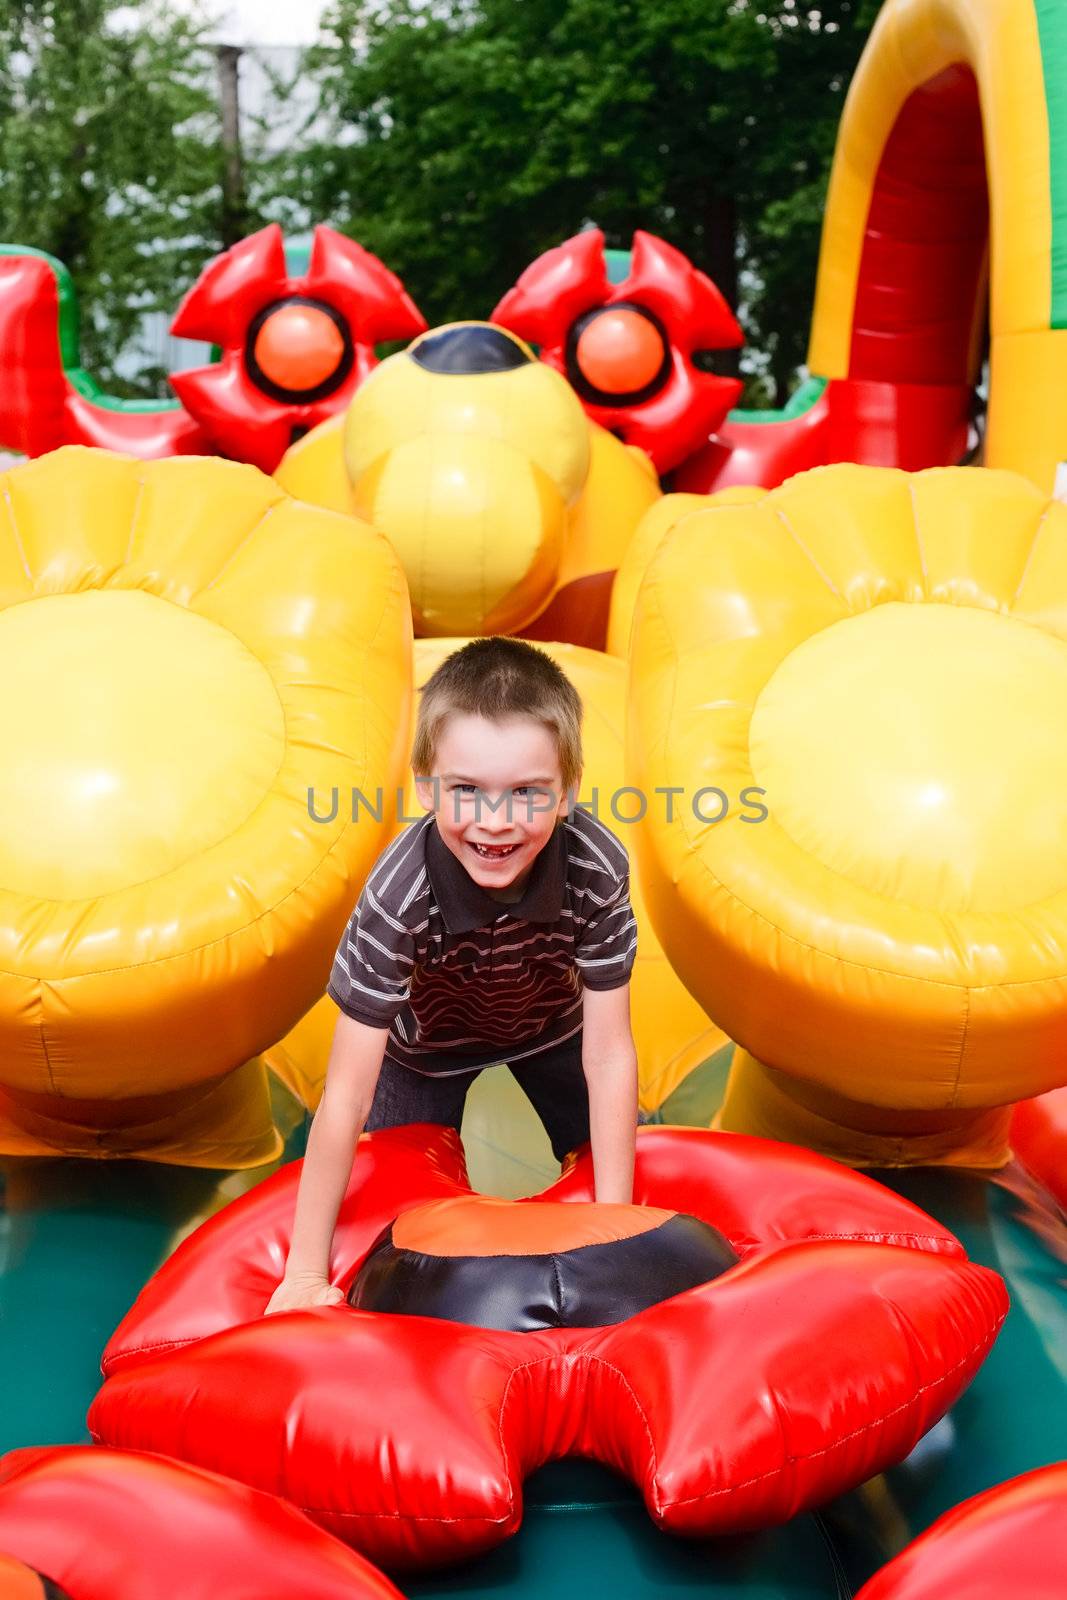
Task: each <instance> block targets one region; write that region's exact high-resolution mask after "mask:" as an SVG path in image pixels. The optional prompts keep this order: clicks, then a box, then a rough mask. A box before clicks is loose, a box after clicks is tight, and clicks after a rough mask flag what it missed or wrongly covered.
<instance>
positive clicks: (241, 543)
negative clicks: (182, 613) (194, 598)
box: [190, 500, 278, 609]
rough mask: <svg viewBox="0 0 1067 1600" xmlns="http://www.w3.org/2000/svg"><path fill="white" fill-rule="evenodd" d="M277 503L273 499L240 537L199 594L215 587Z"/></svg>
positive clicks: (198, 591) (199, 590)
mask: <svg viewBox="0 0 1067 1600" xmlns="http://www.w3.org/2000/svg"><path fill="white" fill-rule="evenodd" d="M277 505H278V501H277V500H275V501H273V502H272V503H271V504H270V505H269V506H268V507H267V509H266V511H264V513H263V515H262V516H261V517H259V518H258V519H257V520H256V521H255V522H254V523H253V524H252V526H251V527H250V528H249V530H248V532H247V533H246V534H244V535H243V537H242V538H240V539H238V541H237V543H236V544H235V545H234V547H233V549H232V550H231V551H230V553H229V555H228V556H227V557H226V560H225V561H224V562H223V563H222V566H221V567H219V569H218V571H217V572H216V573H215V576H214V577H213V578H212V579H211V581H210V583H205V585H204V587H203V588H202V589H198V590H197V594H198V595H201V594H207V592H208V590H209V589H213V588H214V587H215V585H216V584H217V583H218V581H219V579H220V578H221V577H222V574H223V573H224V572H225V571H226V569H227V567H231V566H232V565H233V563H234V562H235V561H236V560H237V557H238V556H239V555H240V553H241V551H242V550H243V549H244V547H245V545H246V544H247V543H248V541H249V540H250V539H252V538H254V537H255V535H256V534H257V533H258V532H259V530H260V528H262V526H263V524H264V523H265V522H266V521H267V518H268V517H270V516H271V515H272V514H273V512H274V509H275V507H276V506H277ZM190 609H192V608H190Z"/></svg>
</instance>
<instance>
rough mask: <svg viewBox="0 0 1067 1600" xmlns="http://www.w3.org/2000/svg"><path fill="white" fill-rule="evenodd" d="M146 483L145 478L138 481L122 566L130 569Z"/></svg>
mask: <svg viewBox="0 0 1067 1600" xmlns="http://www.w3.org/2000/svg"><path fill="white" fill-rule="evenodd" d="M144 490H145V482H144V479H143V478H138V479H137V499H136V500H135V501H134V503H133V515H132V517H131V518H130V536H129V538H128V539H127V540H126V554H125V555H124V556H123V558H122V565H123V566H124V567H128V566H129V564H130V555H131V552H132V551H133V536H134V533H135V532H136V530H137V520H138V518H139V517H140V515H141V502H142V501H143V500H144Z"/></svg>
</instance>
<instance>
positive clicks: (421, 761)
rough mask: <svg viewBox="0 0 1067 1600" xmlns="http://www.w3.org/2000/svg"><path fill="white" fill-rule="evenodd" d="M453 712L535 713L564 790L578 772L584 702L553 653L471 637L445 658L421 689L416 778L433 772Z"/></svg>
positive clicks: (491, 717)
mask: <svg viewBox="0 0 1067 1600" xmlns="http://www.w3.org/2000/svg"><path fill="white" fill-rule="evenodd" d="M456 712H459V713H460V714H466V715H467V716H475V717H485V718H486V719H487V720H488V721H489V722H503V721H505V720H506V719H507V718H508V717H533V718H534V720H535V721H537V722H540V723H541V724H542V725H543V726H544V727H545V728H547V729H548V731H549V733H551V735H552V737H553V738H554V740H555V742H556V751H557V753H558V756H559V771H560V777H561V778H562V779H563V790H564V793H567V792H568V791H570V790H571V789H575V788H577V785H578V781H579V779H580V778H581V775H582V702H581V698H580V696H579V694H578V691H577V689H576V688H575V687H574V685H573V683H571V681H570V679H569V678H568V677H567V675H566V673H565V672H563V671H562V670H561V669H560V668H559V667H557V665H556V663H555V662H554V661H553V660H552V657H551V656H550V655H548V654H547V653H546V652H545V651H544V650H537V649H535V647H534V646H533V645H532V644H526V642H525V641H524V640H522V639H507V638H501V637H495V638H490V639H474V640H472V641H471V643H470V644H468V645H464V647H463V649H462V650H456V651H454V652H453V654H452V655H450V656H448V657H446V659H445V660H444V661H442V663H441V665H440V666H439V667H438V668H437V671H436V672H434V673H432V674H431V676H430V677H429V679H428V680H427V682H426V686H425V688H424V689H423V691H422V698H421V700H420V701H419V713H418V717H417V719H416V722H415V743H414V746H413V748H412V751H411V765H412V768H413V769H414V771H415V774H416V776H417V777H427V778H428V777H429V776H430V775H431V774H432V772H433V764H434V759H435V757H436V754H437V743H438V740H439V739H440V737H441V732H442V729H443V728H444V725H445V723H446V721H447V720H448V718H449V717H450V716H452V715H454V714H455V713H456Z"/></svg>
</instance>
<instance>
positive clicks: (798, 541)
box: [774, 505, 852, 611]
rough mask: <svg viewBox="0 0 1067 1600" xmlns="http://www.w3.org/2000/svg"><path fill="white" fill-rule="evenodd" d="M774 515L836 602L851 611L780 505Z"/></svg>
mask: <svg viewBox="0 0 1067 1600" xmlns="http://www.w3.org/2000/svg"><path fill="white" fill-rule="evenodd" d="M774 514H775V516H776V517H777V518H778V521H779V522H780V523H781V524H782V527H783V528H784V529H785V531H786V533H788V535H789V537H790V538H791V539H792V541H793V543H794V544H795V545H796V547H797V549H798V550H799V551H800V553H801V555H802V556H804V557H805V559H806V560H807V561H808V562H809V563H810V564H811V566H812V567H813V568H814V569H815V571H816V572H817V573H818V575H819V577H820V578H821V579H822V581H823V583H824V584H825V585H826V587H827V588H828V589H829V591H830V593H831V594H832V595H833V596H834V598H835V599H836V600H840V601H841V604H842V605H843V606H845V607H846V609H847V610H849V611H851V609H852V607H851V606H850V605H849V604H848V601H847V600H846V599H845V597H844V595H843V594H842V593H841V591H840V589H838V587H837V586H836V584H835V583H834V581H833V579H832V578H831V577H830V575H829V573H828V572H824V571H823V569H822V567H821V566H820V565H819V563H818V561H817V560H816V559H815V556H814V555H813V553H812V552H811V551H810V550H809V549H808V547H807V545H806V544H805V543H804V541H803V539H802V538H801V537H800V535H799V534H798V533H797V531H796V529H795V528H794V526H793V524H792V523H791V522H790V520H789V518H788V517H787V516H786V514H785V512H784V511H783V510H782V508H781V506H780V505H775V506H774Z"/></svg>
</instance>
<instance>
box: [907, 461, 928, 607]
mask: <svg viewBox="0 0 1067 1600" xmlns="http://www.w3.org/2000/svg"><path fill="white" fill-rule="evenodd" d="M907 489H908V499H909V500H910V501H911V520H912V523H913V525H914V528H915V549H916V552H917V553H918V557H919V571H920V572H921V573H922V575H923V594H924V595H925V596H926V598H927V600H929V598H930V569H929V567H928V566H927V565H926V550H925V548H924V546H923V536H922V529H921V528H920V527H919V507H918V504H917V503H916V500H915V480H914V478H908V479H907Z"/></svg>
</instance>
